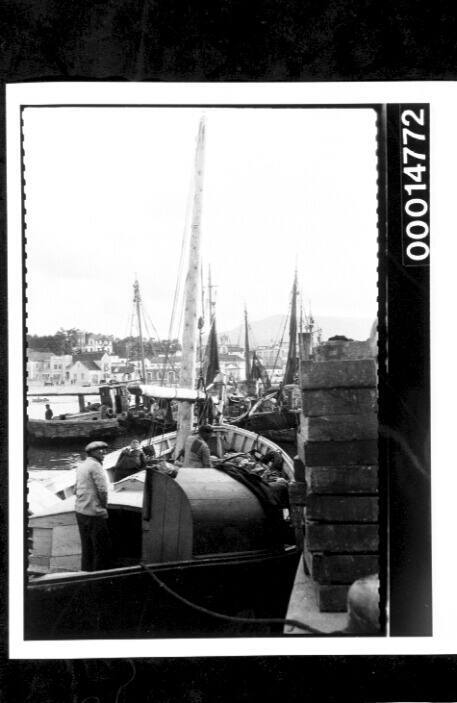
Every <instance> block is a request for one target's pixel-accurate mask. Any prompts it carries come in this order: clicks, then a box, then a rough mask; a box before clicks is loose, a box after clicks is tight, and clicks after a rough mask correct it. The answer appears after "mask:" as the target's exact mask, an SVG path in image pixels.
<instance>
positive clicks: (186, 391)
mask: <svg viewBox="0 0 457 703" xmlns="http://www.w3.org/2000/svg"><path fill="white" fill-rule="evenodd" d="M128 390H129V392H130V393H133V395H144V396H146V397H147V398H168V399H169V400H188V401H190V402H195V401H197V400H205V398H206V395H205V393H204V392H203V391H198V390H193V389H192V388H170V387H168V386H151V385H147V384H143V383H140V384H133V383H130V384H129V385H128Z"/></svg>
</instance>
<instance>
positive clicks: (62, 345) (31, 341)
mask: <svg viewBox="0 0 457 703" xmlns="http://www.w3.org/2000/svg"><path fill="white" fill-rule="evenodd" d="M78 335H79V330H77V329H75V328H71V329H69V330H64V329H63V328H62V327H61V328H60V329H59V330H57V332H56V333H55V334H45V335H38V334H28V335H27V345H28V347H29V348H30V349H33V350H34V351H41V352H48V353H50V354H56V355H57V356H62V355H63V354H71V353H72V351H73V347H75V346H76V345H77V343H78Z"/></svg>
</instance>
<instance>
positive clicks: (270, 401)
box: [232, 273, 301, 442]
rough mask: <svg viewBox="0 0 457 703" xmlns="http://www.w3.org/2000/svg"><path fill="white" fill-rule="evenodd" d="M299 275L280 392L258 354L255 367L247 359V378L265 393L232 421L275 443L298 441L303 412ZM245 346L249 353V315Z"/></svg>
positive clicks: (294, 293) (254, 355)
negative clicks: (298, 347)
mask: <svg viewBox="0 0 457 703" xmlns="http://www.w3.org/2000/svg"><path fill="white" fill-rule="evenodd" d="M297 295H298V287H297V274H296V273H295V277H294V283H293V287H292V303H291V311H290V322H289V349H288V355H287V364H286V369H285V373H284V378H283V382H282V383H281V385H280V387H279V388H277V389H276V390H273V389H272V388H271V383H270V380H269V378H268V374H267V373H266V370H265V369H264V367H263V364H262V363H261V361H260V359H259V358H258V357H257V354H256V353H255V352H254V354H253V358H252V364H250V363H249V357H248V355H247V356H246V378H248V379H249V381H250V383H251V385H252V384H253V383H255V382H256V381H260V382H261V384H262V386H263V389H264V392H263V394H262V395H261V396H260V397H257V398H256V399H253V400H252V402H251V405H250V407H249V409H248V410H247V412H245V413H243V414H242V415H241V416H240V417H238V418H234V419H232V423H233V424H234V425H237V426H239V427H245V428H247V429H250V430H252V431H253V432H259V433H261V434H263V435H265V436H268V437H270V439H273V440H275V441H282V442H294V441H295V437H296V432H297V427H298V413H299V409H300V402H301V400H300V388H299V386H298V385H297V384H296V382H295V381H296V377H297V374H298V364H297ZM245 317H246V322H245V328H246V332H245V336H246V341H245V346H246V350H248V351H247V353H249V338H248V332H247V329H248V328H247V315H246V313H245Z"/></svg>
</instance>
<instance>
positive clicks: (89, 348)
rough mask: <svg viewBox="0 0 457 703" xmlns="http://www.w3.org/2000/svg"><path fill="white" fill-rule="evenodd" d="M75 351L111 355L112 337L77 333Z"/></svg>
mask: <svg viewBox="0 0 457 703" xmlns="http://www.w3.org/2000/svg"><path fill="white" fill-rule="evenodd" d="M75 351H80V352H81V353H93V352H99V353H100V352H107V353H108V354H112V353H113V336H112V335H105V334H91V333H90V332H79V334H78V337H77V340H76V347H75Z"/></svg>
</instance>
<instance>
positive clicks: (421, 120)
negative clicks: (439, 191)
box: [401, 109, 430, 264]
mask: <svg viewBox="0 0 457 703" xmlns="http://www.w3.org/2000/svg"><path fill="white" fill-rule="evenodd" d="M401 123H402V125H403V127H402V128H401V138H402V162H403V169H402V170H403V173H402V187H403V192H404V193H406V196H407V197H405V196H403V197H402V205H403V218H402V219H403V238H404V256H405V257H406V259H407V261H406V262H405V263H408V261H409V263H410V264H411V263H415V264H418V263H420V262H425V261H427V260H428V258H429V256H430V246H429V239H428V237H429V231H430V228H429V224H428V210H429V204H428V193H429V190H428V161H429V159H428V143H427V142H428V140H427V134H428V133H427V131H426V123H425V110H424V109H417V110H411V109H408V110H404V111H403V112H402V113H401ZM421 128H422V129H421Z"/></svg>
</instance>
